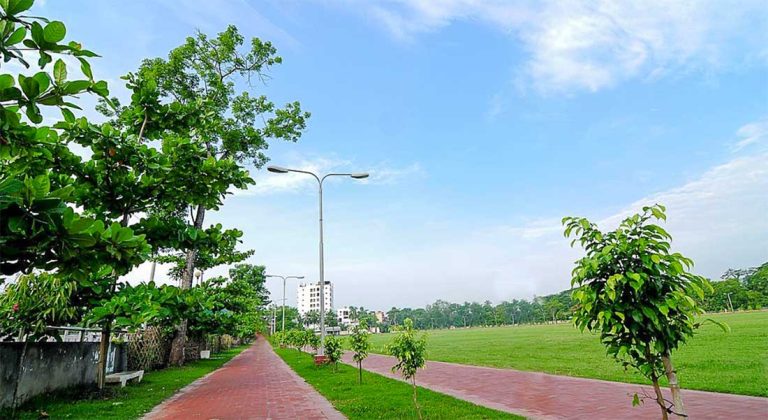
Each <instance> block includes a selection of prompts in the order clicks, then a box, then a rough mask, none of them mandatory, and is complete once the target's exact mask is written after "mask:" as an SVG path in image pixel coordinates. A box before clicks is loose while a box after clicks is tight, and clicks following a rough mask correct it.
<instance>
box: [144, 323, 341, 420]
mask: <svg viewBox="0 0 768 420" xmlns="http://www.w3.org/2000/svg"><path fill="white" fill-rule="evenodd" d="M343 418H344V416H342V415H341V413H339V412H338V411H336V409H334V408H333V406H331V404H330V403H329V402H328V401H327V400H326V399H325V398H323V397H322V396H321V395H320V394H318V393H317V391H315V390H314V388H312V387H311V386H310V385H309V384H307V383H306V382H304V380H303V379H301V377H299V376H298V375H297V374H296V373H294V372H293V370H291V368H290V367H288V365H286V364H285V362H283V360H282V359H280V357H279V356H277V355H276V354H275V352H274V351H272V348H271V347H270V346H269V343H267V342H266V340H265V339H264V338H262V337H259V339H258V340H257V341H256V343H254V344H253V345H252V346H251V347H250V348H249V349H247V350H245V351H243V352H242V353H240V354H239V355H238V356H237V357H235V358H234V359H232V360H230V361H229V362H228V363H227V364H225V365H224V366H222V367H221V368H220V369H218V370H216V371H214V372H212V373H211V374H209V375H207V376H205V377H203V378H200V379H198V380H197V381H195V382H193V383H191V384H190V385H188V386H186V387H185V388H183V389H182V390H181V391H179V392H178V393H176V394H175V395H174V396H173V397H171V398H169V399H168V400H166V401H165V402H163V403H162V404H160V405H158V406H157V407H155V408H154V409H153V410H152V411H151V412H150V413H149V414H147V415H146V416H145V419H147V420H159V419H220V420H225V419H343Z"/></svg>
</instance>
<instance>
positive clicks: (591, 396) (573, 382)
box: [344, 353, 768, 420]
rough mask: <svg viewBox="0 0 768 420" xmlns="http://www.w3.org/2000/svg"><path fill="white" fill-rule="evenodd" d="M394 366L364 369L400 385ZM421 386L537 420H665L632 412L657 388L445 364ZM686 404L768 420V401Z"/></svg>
mask: <svg viewBox="0 0 768 420" xmlns="http://www.w3.org/2000/svg"><path fill="white" fill-rule="evenodd" d="M344 361H345V362H347V363H350V364H351V361H352V357H351V354H350V353H347V354H345V355H344ZM394 364H395V362H394V359H393V358H392V357H389V356H382V355H377V354H372V355H371V356H369V357H368V358H367V359H366V360H365V361H364V362H363V368H365V369H368V370H370V371H373V372H376V373H379V374H382V375H385V376H389V377H392V378H397V379H400V377H399V376H398V375H396V374H393V373H392V372H391V370H390V369H391V368H392V366H393V365H394ZM416 382H417V383H418V384H419V385H421V386H423V387H425V388H429V389H432V390H435V391H438V392H442V393H444V394H448V395H452V396H454V397H456V398H460V399H463V400H467V401H471V402H473V403H475V404H479V405H484V406H486V407H490V408H495V409H497V410H502V411H507V412H511V413H516V414H520V415H523V416H526V417H529V418H533V419H589V420H598V419H658V418H660V410H659V408H658V406H657V405H656V403H655V402H653V401H650V400H648V401H646V402H645V403H644V404H643V405H641V406H639V407H632V398H631V395H633V394H634V393H636V392H637V393H638V394H640V395H642V394H643V390H646V392H648V394H649V395H653V388H650V387H646V386H640V385H633V384H624V383H618V382H608V381H599V380H593V379H582V378H572V377H568V376H558V375H548V374H544V373H537V372H523V371H517V370H512V369H495V368H487V367H479V366H467V365H458V364H453V363H444V362H427V366H426V369H425V370H421V371H419V373H418V374H417V376H416ZM683 400H684V402H685V407H686V409H687V411H688V415H689V418H691V419H694V420H698V419H740V420H748V419H768V398H758V397H746V396H740V395H731V394H720V393H715V392H703V391H689V390H684V391H683Z"/></svg>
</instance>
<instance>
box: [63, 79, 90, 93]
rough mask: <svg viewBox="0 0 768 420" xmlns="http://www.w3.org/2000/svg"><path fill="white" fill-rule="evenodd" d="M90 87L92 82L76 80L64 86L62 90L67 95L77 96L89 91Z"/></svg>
mask: <svg viewBox="0 0 768 420" xmlns="http://www.w3.org/2000/svg"><path fill="white" fill-rule="evenodd" d="M90 86H91V82H90V81H88V80H74V81H71V82H66V83H64V85H62V90H63V91H64V93H65V94H67V95H75V94H78V93H80V92H82V91H84V90H86V89H88V88H89V87H90Z"/></svg>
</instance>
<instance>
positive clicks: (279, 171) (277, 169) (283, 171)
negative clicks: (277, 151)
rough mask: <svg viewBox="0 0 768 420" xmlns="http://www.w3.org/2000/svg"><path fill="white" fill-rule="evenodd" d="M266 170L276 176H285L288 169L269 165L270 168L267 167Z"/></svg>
mask: <svg viewBox="0 0 768 420" xmlns="http://www.w3.org/2000/svg"><path fill="white" fill-rule="evenodd" d="M267 170H268V171H269V172H274V173H276V174H287V173H288V169H285V168H283V167H281V166H274V165H270V166H267Z"/></svg>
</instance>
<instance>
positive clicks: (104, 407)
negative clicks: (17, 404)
mask: <svg viewBox="0 0 768 420" xmlns="http://www.w3.org/2000/svg"><path fill="white" fill-rule="evenodd" d="M246 348H247V346H239V347H234V348H231V349H229V350H226V351H223V352H221V353H219V354H217V355H215V356H212V358H211V359H205V360H198V361H195V362H192V363H188V364H186V365H184V366H181V367H171V368H168V369H163V370H158V371H154V372H148V373H146V374H145V375H144V379H143V380H142V381H141V383H138V384H137V383H133V382H131V383H130V384H129V385H128V386H126V387H125V388H119V387H111V386H110V387H108V388H106V389H105V391H104V392H101V393H99V392H93V391H88V390H83V389H72V390H68V391H65V392H62V393H57V394H53V395H40V396H38V397H36V398H34V399H32V400H31V401H29V402H28V403H26V404H24V405H23V406H22V407H21V408H19V409H18V410H16V415H17V416H18V417H19V418H20V419H38V418H46V417H50V418H52V419H86V418H87V419H110V420H122V419H126V420H128V419H137V418H140V417H141V416H143V415H144V414H146V413H148V412H149V411H150V410H152V408H153V407H155V406H156V405H158V404H160V403H161V402H163V400H165V399H166V398H168V397H170V396H171V395H173V394H174V393H175V392H176V391H178V390H180V389H181V388H183V387H185V386H186V385H188V384H190V383H192V382H193V381H195V380H196V379H198V378H201V377H203V376H205V375H207V374H208V373H210V372H213V371H214V370H216V369H218V368H219V367H221V366H222V365H223V364H224V363H226V362H228V361H229V360H231V359H232V358H233V357H235V356H237V355H238V354H240V352H242V351H243V350H245V349H246ZM10 412H11V410H10V409H7V410H6V411H5V412H3V411H0V418H10V417H11V414H10Z"/></svg>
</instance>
